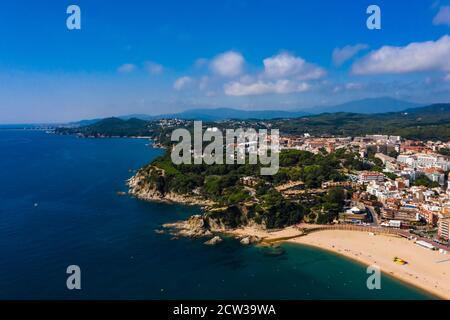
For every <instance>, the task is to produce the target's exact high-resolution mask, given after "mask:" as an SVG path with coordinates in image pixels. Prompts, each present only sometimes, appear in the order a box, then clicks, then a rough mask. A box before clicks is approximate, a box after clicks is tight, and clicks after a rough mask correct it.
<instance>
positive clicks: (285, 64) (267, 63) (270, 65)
mask: <svg viewBox="0 0 450 320" xmlns="http://www.w3.org/2000/svg"><path fill="white" fill-rule="evenodd" d="M263 62H264V74H265V76H267V77H269V78H275V79H276V78H284V77H295V78H296V79H298V80H311V79H318V78H320V77H322V76H323V75H324V74H325V71H324V70H323V69H322V68H319V67H317V66H315V65H313V64H310V63H307V62H306V61H305V60H304V59H303V58H301V57H296V56H293V55H291V54H289V53H280V54H278V55H276V56H273V57H270V58H266V59H264V61H263Z"/></svg>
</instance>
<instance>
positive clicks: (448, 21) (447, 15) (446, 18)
mask: <svg viewBox="0 0 450 320" xmlns="http://www.w3.org/2000/svg"><path fill="white" fill-rule="evenodd" d="M433 24H434V25H447V26H450V6H444V7H440V8H439V12H438V13H437V14H436V16H435V17H434V19H433Z"/></svg>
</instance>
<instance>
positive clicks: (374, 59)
mask: <svg viewBox="0 0 450 320" xmlns="http://www.w3.org/2000/svg"><path fill="white" fill-rule="evenodd" d="M352 71H353V73H355V74H383V73H408V72H420V71H450V37H449V36H448V35H445V36H443V37H442V38H440V39H439V40H437V41H426V42H413V43H411V44H409V45H407V46H405V47H393V46H384V47H382V48H381V49H379V50H376V51H372V52H371V53H369V54H368V55H367V56H365V57H364V58H362V59H360V60H358V61H357V62H355V64H354V65H353V68H352Z"/></svg>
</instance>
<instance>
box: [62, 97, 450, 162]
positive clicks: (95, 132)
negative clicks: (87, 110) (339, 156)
mask: <svg viewBox="0 0 450 320" xmlns="http://www.w3.org/2000/svg"><path fill="white" fill-rule="evenodd" d="M214 126H217V127H218V128H219V129H223V128H230V129H231V128H235V127H252V128H254V129H259V128H268V127H269V126H270V127H272V128H278V129H279V130H280V132H281V133H282V134H295V135H301V134H303V133H306V132H308V133H310V134H311V135H315V136H322V135H323V136H329V135H336V136H358V135H366V134H380V133H381V134H388V135H400V136H402V137H405V138H408V139H418V140H450V104H435V105H431V106H428V107H423V108H415V109H410V110H406V111H404V112H390V113H379V114H359V113H344V112H340V113H324V114H320V115H313V116H305V117H299V118H293V119H274V120H267V121H261V120H229V121H221V122H216V123H214ZM173 129H174V128H170V129H168V128H165V129H164V128H161V126H160V125H159V122H158V121H157V120H154V121H144V120H139V119H130V120H127V121H125V120H121V119H118V118H108V119H104V120H101V121H99V122H97V123H94V124H92V125H89V126H84V127H79V128H60V129H57V132H59V133H62V134H74V133H78V134H82V135H85V136H151V137H154V138H158V140H159V141H160V142H161V143H164V144H168V143H170V141H169V140H170V132H171V131H172V130H173ZM443 152H445V150H444V151H443ZM391 156H395V153H392V154H391Z"/></svg>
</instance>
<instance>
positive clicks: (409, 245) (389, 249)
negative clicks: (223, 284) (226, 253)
mask: <svg viewBox="0 0 450 320" xmlns="http://www.w3.org/2000/svg"><path fill="white" fill-rule="evenodd" d="M299 233H300V232H299V231H298V230H297V229H296V228H293V227H290V228H286V229H283V230H281V231H277V232H270V233H268V232H266V231H264V230H258V229H256V228H243V229H238V230H236V231H235V232H233V234H235V235H239V236H245V235H247V236H248V235H255V236H258V237H261V238H264V240H265V242H270V241H271V240H274V239H284V240H285V241H289V242H291V243H297V244H302V245H308V246H314V247H318V248H320V249H324V250H329V251H332V252H335V253H337V254H340V255H342V256H345V257H348V258H351V259H354V260H356V261H358V262H360V263H363V264H364V265H376V266H378V267H380V269H381V271H382V273H384V274H389V275H391V276H393V277H395V278H397V279H399V280H401V281H404V282H407V283H409V284H412V285H414V286H416V287H418V288H420V289H422V290H425V291H427V292H430V293H431V294H433V295H435V296H437V297H440V298H442V299H447V300H449V299H450V255H449V254H446V255H444V254H440V253H439V252H437V251H431V250H429V249H425V248H422V247H420V246H418V245H417V244H415V243H414V242H413V241H411V240H407V239H405V238H400V237H397V236H388V235H370V234H369V233H367V232H359V231H342V230H326V231H319V232H313V233H310V234H308V235H306V236H300V237H295V236H296V235H299ZM290 237H294V238H291V239H289V238H290ZM394 257H399V258H401V259H403V260H406V261H407V262H408V264H407V265H399V264H396V263H395V262H394V261H393V259H394ZM443 261H446V262H443Z"/></svg>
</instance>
